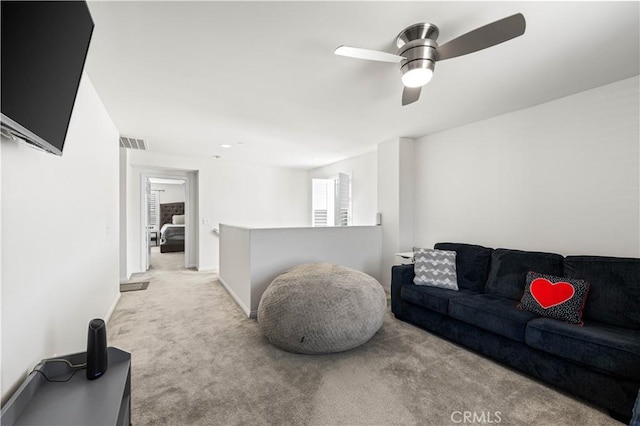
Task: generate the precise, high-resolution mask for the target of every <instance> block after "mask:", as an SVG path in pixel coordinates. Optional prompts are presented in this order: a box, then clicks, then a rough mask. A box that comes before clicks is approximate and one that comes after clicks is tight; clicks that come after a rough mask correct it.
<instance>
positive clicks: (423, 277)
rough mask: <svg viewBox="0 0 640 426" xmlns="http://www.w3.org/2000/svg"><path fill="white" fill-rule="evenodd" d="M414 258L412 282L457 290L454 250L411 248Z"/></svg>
mask: <svg viewBox="0 0 640 426" xmlns="http://www.w3.org/2000/svg"><path fill="white" fill-rule="evenodd" d="M413 258H414V259H415V266H414V272H415V277H413V283H414V284H415V285H426V286H430V287H440V288H446V289H449V290H455V291H457V290H458V279H457V277H456V252H455V251H447V250H432V249H423V248H417V247H416V248H414V249H413Z"/></svg>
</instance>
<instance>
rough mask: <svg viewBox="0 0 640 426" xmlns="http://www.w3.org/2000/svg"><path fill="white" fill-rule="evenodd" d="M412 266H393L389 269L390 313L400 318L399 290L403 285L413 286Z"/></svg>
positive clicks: (400, 302)
mask: <svg viewBox="0 0 640 426" xmlns="http://www.w3.org/2000/svg"><path fill="white" fill-rule="evenodd" d="M413 277H414V272H413V265H395V266H393V267H391V312H393V313H394V315H395V316H396V317H398V318H400V317H402V301H401V300H400V289H401V288H402V286H403V285H405V284H413Z"/></svg>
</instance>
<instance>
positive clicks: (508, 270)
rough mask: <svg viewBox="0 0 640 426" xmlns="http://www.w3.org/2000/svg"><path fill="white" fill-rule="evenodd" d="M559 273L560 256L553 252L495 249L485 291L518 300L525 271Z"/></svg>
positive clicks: (560, 266) (522, 289) (521, 293)
mask: <svg viewBox="0 0 640 426" xmlns="http://www.w3.org/2000/svg"><path fill="white" fill-rule="evenodd" d="M529 271H535V272H538V273H540V274H547V275H558V276H559V275H561V274H562V256H560V255H559V254H554V253H541V252H533V251H520V250H508V249H496V250H494V251H493V253H491V269H490V270H489V278H488V280H487V286H486V289H485V292H486V293H487V294H494V295H496V296H502V297H508V298H509V299H513V300H520V298H521V297H522V295H523V294H524V286H525V282H526V277H527V272H529Z"/></svg>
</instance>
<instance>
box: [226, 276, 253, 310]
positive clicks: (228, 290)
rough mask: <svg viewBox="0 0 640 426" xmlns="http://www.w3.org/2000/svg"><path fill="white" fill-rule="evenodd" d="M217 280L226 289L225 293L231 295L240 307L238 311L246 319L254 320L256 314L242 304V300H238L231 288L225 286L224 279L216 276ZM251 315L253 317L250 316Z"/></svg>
mask: <svg viewBox="0 0 640 426" xmlns="http://www.w3.org/2000/svg"><path fill="white" fill-rule="evenodd" d="M218 280H220V282H221V283H222V285H223V286H224V288H225V289H227V292H228V293H229V294H230V295H231V297H232V298H233V300H235V302H236V303H237V304H238V306H240V309H242V311H243V312H244V314H245V315H246V316H247V317H248V318H255V317H256V314H257V312H256V311H252V310H251V309H249V307H248V306H247V305H245V304H244V302H242V300H240V298H239V297H238V295H237V294H236V292H235V291H233V290H232V289H231V287H230V286H229V284H227V283H226V282H225V281H224V279H223V278H222V277H220V276H218ZM251 315H253V317H252V316H251Z"/></svg>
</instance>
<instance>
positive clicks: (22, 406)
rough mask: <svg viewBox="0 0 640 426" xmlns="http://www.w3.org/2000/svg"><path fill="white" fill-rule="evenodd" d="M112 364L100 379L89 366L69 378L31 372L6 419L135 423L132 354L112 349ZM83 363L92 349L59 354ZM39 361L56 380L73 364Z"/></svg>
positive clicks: (13, 422) (0, 417) (66, 374)
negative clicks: (88, 370)
mask: <svg viewBox="0 0 640 426" xmlns="http://www.w3.org/2000/svg"><path fill="white" fill-rule="evenodd" d="M107 357H108V360H109V367H108V368H107V371H106V372H105V374H104V375H103V376H102V377H100V378H99V379H96V380H87V377H86V372H85V370H82V371H78V372H77V373H76V374H75V375H73V377H72V378H71V379H70V380H69V381H67V382H49V381H47V380H46V379H45V378H44V376H43V375H42V374H40V373H37V372H35V371H34V372H33V373H31V374H30V375H29V376H28V377H27V379H26V380H25V381H24V383H23V384H22V385H21V386H20V388H18V390H17V391H16V393H15V394H13V396H12V397H11V399H9V401H7V403H6V404H5V406H4V407H3V408H2V413H1V415H0V423H1V424H2V425H3V426H5V425H6V426H9V425H86V426H89V425H117V426H129V425H131V354H129V353H128V352H125V351H122V350H120V349H118V348H113V347H110V348H108V349H107ZM55 359H66V360H68V361H69V362H70V363H71V364H73V365H77V364H83V363H84V362H85V360H86V353H85V352H81V353H77V354H72V355H65V356H62V357H56V358H55ZM46 361H47V360H44V361H43V362H42V363H41V364H40V365H38V366H37V367H36V370H40V371H42V372H43V373H44V374H45V375H46V376H47V377H48V378H49V379H50V380H65V379H66V378H68V377H69V376H70V374H71V373H72V372H73V370H72V369H71V368H70V367H69V366H68V365H67V364H66V363H64V362H46Z"/></svg>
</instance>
